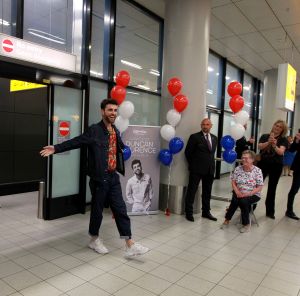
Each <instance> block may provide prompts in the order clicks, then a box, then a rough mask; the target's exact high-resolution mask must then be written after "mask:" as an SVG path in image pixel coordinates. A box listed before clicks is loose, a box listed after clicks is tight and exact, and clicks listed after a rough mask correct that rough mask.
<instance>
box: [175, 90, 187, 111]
mask: <svg viewBox="0 0 300 296" xmlns="http://www.w3.org/2000/svg"><path fill="white" fill-rule="evenodd" d="M188 104H189V100H188V98H187V97H186V96H185V95H182V94H179V95H177V96H176V97H175V98H174V101H173V105H174V108H175V109H176V111H178V112H179V113H180V112H182V111H183V110H184V109H185V108H186V107H187V105H188Z"/></svg>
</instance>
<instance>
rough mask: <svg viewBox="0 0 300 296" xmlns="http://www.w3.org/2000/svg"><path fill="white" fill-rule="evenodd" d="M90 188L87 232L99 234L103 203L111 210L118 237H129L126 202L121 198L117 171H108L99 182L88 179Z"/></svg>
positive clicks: (129, 228)
mask: <svg viewBox="0 0 300 296" xmlns="http://www.w3.org/2000/svg"><path fill="white" fill-rule="evenodd" d="M90 189H91V193H92V202H91V216H90V225H89V234H90V235H92V236H98V235H99V229H100V226H101V222H102V218H103V215H102V212H103V208H104V206H105V205H109V206H110V208H111V210H112V212H113V215H114V218H115V221H116V224H117V228H118V231H119V234H120V237H121V238H124V239H130V238H131V226H130V219H129V217H128V215H127V209H126V204H125V202H124V200H123V196H122V190H121V184H120V177H119V175H118V174H117V173H109V174H107V175H105V177H104V179H103V181H101V182H97V181H94V180H90Z"/></svg>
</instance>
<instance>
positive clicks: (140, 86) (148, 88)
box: [137, 84, 150, 90]
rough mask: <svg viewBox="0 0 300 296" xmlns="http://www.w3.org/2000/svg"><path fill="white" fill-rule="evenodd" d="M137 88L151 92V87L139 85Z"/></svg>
mask: <svg viewBox="0 0 300 296" xmlns="http://www.w3.org/2000/svg"><path fill="white" fill-rule="evenodd" d="M137 87H139V88H142V89H145V90H150V87H148V86H145V85H142V84H138V85H137Z"/></svg>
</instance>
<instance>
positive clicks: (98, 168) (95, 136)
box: [54, 120, 125, 181]
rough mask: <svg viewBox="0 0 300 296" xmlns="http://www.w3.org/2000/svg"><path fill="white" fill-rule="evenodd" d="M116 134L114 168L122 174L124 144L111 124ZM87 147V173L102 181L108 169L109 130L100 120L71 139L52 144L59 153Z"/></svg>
mask: <svg viewBox="0 0 300 296" xmlns="http://www.w3.org/2000/svg"><path fill="white" fill-rule="evenodd" d="M113 128H114V129H115V132H116V135H117V168H116V170H117V171H118V172H119V173H120V174H122V175H124V174H125V167H124V159H123V151H122V149H124V144H123V142H122V140H121V137H120V133H119V131H118V130H117V128H116V127H115V126H114V125H113ZM83 146H87V147H88V175H89V176H90V177H91V179H93V180H95V181H102V180H103V178H104V174H105V173H107V169H108V146H109V132H108V130H107V128H106V126H105V124H104V122H103V121H102V120H101V121H100V122H98V123H97V124H93V125H91V126H90V127H89V128H88V130H87V131H86V132H84V133H83V134H82V135H80V136H78V137H75V138H73V139H70V140H67V141H65V142H63V143H61V144H57V145H55V146H54V148H55V153H60V152H64V151H68V150H73V149H77V148H81V147H83Z"/></svg>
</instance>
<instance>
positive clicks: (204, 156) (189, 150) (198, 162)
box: [184, 131, 218, 175]
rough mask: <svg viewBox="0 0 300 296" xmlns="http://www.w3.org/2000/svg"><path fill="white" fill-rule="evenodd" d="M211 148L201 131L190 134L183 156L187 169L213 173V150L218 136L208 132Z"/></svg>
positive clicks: (207, 173)
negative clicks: (187, 165)
mask: <svg viewBox="0 0 300 296" xmlns="http://www.w3.org/2000/svg"><path fill="white" fill-rule="evenodd" d="M210 138H211V148H212V149H211V150H210V149H209V147H208V144H207V141H206V139H205V136H204V134H203V132H202V131H201V132H198V133H195V134H192V135H191V136H190V137H189V140H188V142H187V145H186V148H185V152H184V153H185V157H186V159H187V162H188V164H189V171H190V172H193V173H196V174H200V175H213V174H214V173H215V160H214V157H215V151H216V147H217V143H218V138H217V137H216V136H215V135H213V134H210Z"/></svg>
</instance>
